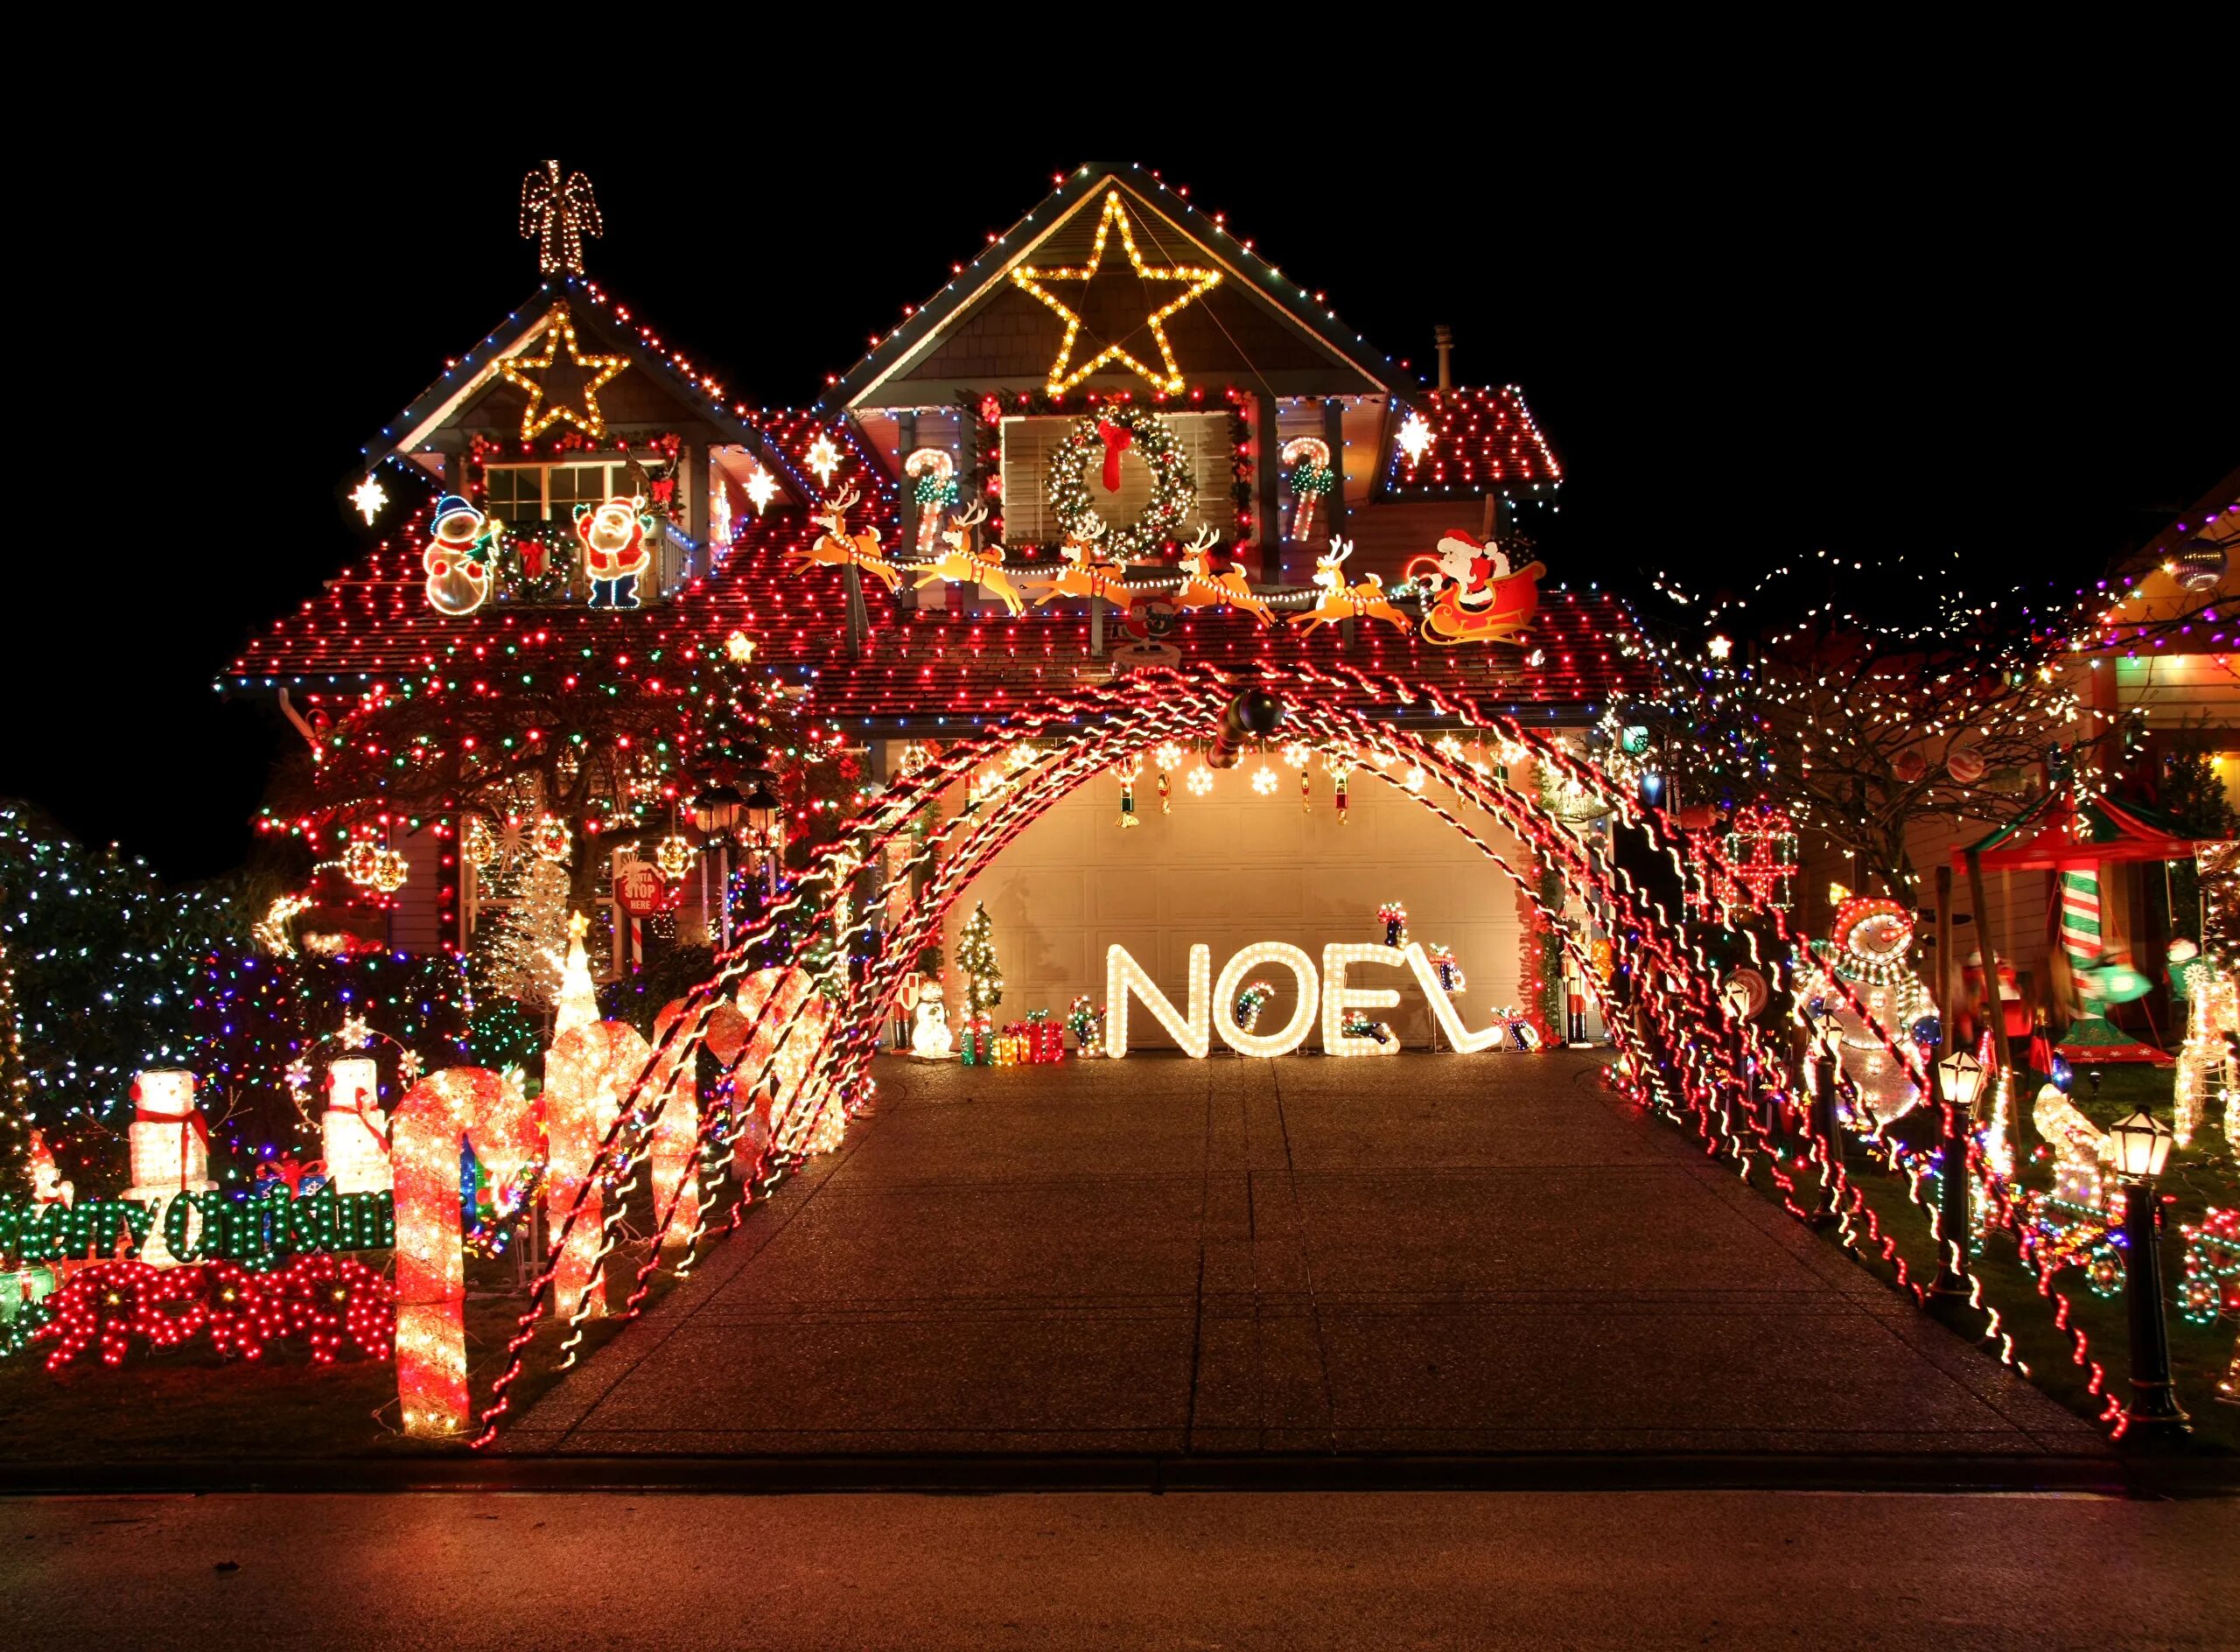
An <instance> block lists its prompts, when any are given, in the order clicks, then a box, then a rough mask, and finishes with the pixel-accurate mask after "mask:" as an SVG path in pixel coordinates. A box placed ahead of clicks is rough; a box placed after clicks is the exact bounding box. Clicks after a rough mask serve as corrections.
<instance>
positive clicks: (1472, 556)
mask: <svg viewBox="0 0 2240 1652" xmlns="http://www.w3.org/2000/svg"><path fill="white" fill-rule="evenodd" d="M1405 571H1406V573H1407V576H1408V577H1410V578H1411V579H1413V580H1415V581H1417V583H1418V589H1420V590H1422V591H1424V592H1425V598H1424V624H1423V637H1424V641H1426V642H1436V643H1439V644H1440V645H1442V646H1445V647H1453V645H1454V644H1457V643H1462V642H1505V641H1510V640H1511V639H1514V638H1517V637H1521V636H1523V634H1525V632H1526V631H1527V629H1528V628H1529V627H1530V626H1531V624H1532V616H1533V615H1534V614H1536V613H1538V612H1539V609H1540V576H1541V575H1542V574H1544V573H1545V572H1546V571H1547V570H1546V569H1545V568H1544V567H1543V566H1542V565H1541V564H1540V563H1537V562H1530V563H1525V564H1524V566H1523V567H1522V568H1513V567H1512V566H1511V565H1510V563H1509V554H1508V553H1507V552H1506V551H1504V550H1502V549H1501V548H1500V547H1499V546H1498V545H1481V544H1480V543H1479V542H1478V541H1477V540H1475V539H1474V538H1473V537H1472V536H1471V535H1468V534H1466V533H1464V532H1462V531H1461V530H1460V529H1459V528H1454V529H1450V530H1449V531H1448V532H1446V533H1445V534H1442V535H1439V555H1438V556H1418V557H1416V558H1414V559H1413V560H1411V562H1410V563H1408V566H1407V569H1406V570H1405Z"/></svg>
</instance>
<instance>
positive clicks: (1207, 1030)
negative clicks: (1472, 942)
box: [1104, 941, 1507, 1061]
mask: <svg viewBox="0 0 2240 1652" xmlns="http://www.w3.org/2000/svg"><path fill="white" fill-rule="evenodd" d="M1213 958H1214V953H1213V949H1212V948H1211V947H1208V946H1205V945H1203V944H1202V943H1201V944H1200V945H1198V946H1194V947H1193V948H1191V949H1190V989H1189V998H1188V1008H1187V1011H1179V1010H1177V1009H1176V1008H1175V1007H1174V1005H1173V1001H1172V1000H1170V999H1169V998H1167V996H1166V993H1164V992H1162V991H1159V984H1158V983H1156V982H1155V981H1153V980H1152V978H1151V977H1150V976H1149V975H1148V974H1147V973H1145V970H1144V967H1143V965H1141V964H1139V963H1137V962H1136V961H1135V959H1134V958H1132V957H1131V956H1129V953H1128V949H1127V948H1125V947H1123V946H1117V945H1116V946H1114V947H1113V948H1111V949H1110V950H1109V951H1108V952H1107V953H1106V954H1105V958H1104V996H1105V1003H1106V1006H1107V1009H1106V1015H1105V1023H1104V1053H1105V1054H1107V1055H1114V1056H1119V1055H1125V1054H1127V1053H1128V1013H1129V1002H1128V1001H1129V998H1130V997H1131V995H1132V996H1133V997H1135V998H1140V999H1141V1000H1142V1001H1143V1005H1144V1008H1145V1009H1146V1010H1148V1011H1150V1012H1151V1014H1152V1019H1153V1020H1155V1021H1157V1022H1158V1023H1159V1026H1161V1027H1163V1028H1165V1029H1166V1035H1167V1036H1168V1037H1169V1038H1171V1039H1173V1040H1174V1041H1175V1042H1176V1043H1177V1044H1179V1045H1180V1046H1181V1047H1182V1052H1183V1054H1186V1055H1189V1056H1193V1057H1194V1058H1196V1059H1197V1060H1199V1061H1203V1060H1204V1059H1205V1058H1206V1054H1207V1053H1208V1051H1209V1050H1210V1049H1211V1048H1212V1047H1213V1036H1214V1034H1215V1033H1220V1035H1221V1040H1222V1043H1224V1044H1226V1045H1228V1046H1229V1048H1231V1049H1232V1050H1235V1051H1236V1053H1237V1054H1239V1055H1263V1056H1276V1055H1289V1054H1291V1053H1292V1051H1293V1050H1296V1049H1298V1048H1299V1046H1300V1045H1302V1044H1304V1043H1306V1035H1307V1033H1308V1032H1309V1031H1310V1030H1311V1029H1312V1028H1313V1026H1314V1021H1315V1017H1316V1013H1317V1010H1318V1007H1319V1009H1320V1016H1321V1020H1322V1052H1323V1054H1326V1055H1391V1054H1396V1053H1397V1051H1398V1050H1399V1048H1400V1046H1399V1043H1398V1041H1397V1040H1394V1041H1392V1042H1390V1043H1380V1042H1379V1041H1378V1040H1376V1039H1373V1038H1362V1037H1357V1036H1355V1035H1353V1034H1350V1033H1347V1031H1346V1030H1345V1027H1346V1012H1348V1010H1390V1009H1391V1008H1393V1007H1394V1006H1395V1005H1397V1004H1398V1003H1399V1002H1400V994H1399V992H1398V991H1396V990H1395V989H1393V988H1391V987H1357V986H1354V985H1352V984H1349V983H1348V979H1347V976H1348V971H1349V970H1354V969H1355V968H1359V967H1362V966H1365V965H1369V964H1382V965H1384V966H1386V967H1388V968H1392V969H1406V970H1411V971H1413V972H1414V974H1415V977H1416V984H1417V985H1418V986H1419V987H1421V988H1422V989H1423V992H1424V997H1425V998H1428V999H1429V1000H1430V1001H1431V1006H1432V1014H1433V1015H1434V1016H1436V1017H1438V1019H1439V1032H1440V1033H1441V1034H1442V1035H1443V1036H1444V1037H1445V1038H1446V1041H1447V1043H1448V1045H1449V1046H1450V1047H1452V1048H1453V1049H1456V1050H1460V1051H1461V1052H1462V1053H1464V1054H1471V1053H1473V1052H1474V1051H1478V1050H1487V1049H1491V1048H1493V1047H1495V1045H1496V1044H1498V1043H1499V1042H1500V1041H1501V1040H1502V1034H1503V1033H1505V1031H1506V1030H1507V1029H1506V1028H1505V1027H1504V1026H1502V1024H1501V1023H1499V1022H1496V1023H1495V1025H1494V1026H1489V1027H1488V1028H1486V1029H1485V1030H1484V1031H1482V1032H1479V1033H1471V1032H1467V1031H1465V1030H1464V1028H1463V1026H1462V1018H1461V1016H1460V1015H1459V1014H1457V1013H1456V1012H1455V1008H1454V1003H1453V999H1452V998H1449V997H1448V996H1447V993H1446V989H1445V988H1444V987H1442V986H1441V985H1440V984H1439V968H1438V966H1437V965H1436V964H1434V963H1432V961H1431V959H1430V957H1429V956H1426V955H1425V951H1424V949H1423V947H1422V945H1421V943H1419V942H1413V941H1411V942H1409V943H1408V944H1407V945H1406V946H1404V947H1385V946H1370V945H1365V944H1361V943H1356V942H1332V943H1331V944H1330V945H1328V946H1327V947H1325V948H1323V949H1322V967H1321V970H1320V972H1318V971H1317V970H1316V969H1315V965H1314V960H1313V958H1311V957H1309V956H1307V955H1306V953H1305V952H1304V951H1302V950H1301V949H1299V948H1297V947H1294V946H1291V945H1288V944H1287V943H1285V942H1281V941H1260V942H1254V943H1253V944H1252V945H1251V946H1249V947H1247V948H1245V949H1243V951H1241V952H1239V953H1238V954H1237V955H1236V956H1235V957H1233V958H1231V959H1230V960H1229V963H1228V964H1227V965H1226V966H1225V967H1224V968H1223V969H1222V973H1221V978H1220V979H1219V980H1218V981H1215V979H1214V978H1213V974H1212V971H1213ZM1271 968H1273V969H1279V970H1290V971H1291V972H1292V977H1293V978H1294V979H1295V980H1296V981H1297V982H1298V984H1299V1004H1298V1007H1297V1008H1296V1009H1294V1010H1293V1011H1292V1019H1290V1020H1289V1021H1288V1022H1286V1023H1285V1025H1284V1026H1281V1027H1279V1028H1278V1029H1277V1030H1276V1031H1275V1032H1273V1033H1254V1032H1249V1031H1247V1030H1246V1029H1245V1028H1243V1027H1242V1026H1237V1025H1236V1018H1235V1017H1234V1016H1230V1015H1221V1016H1216V1015H1215V1014H1214V1012H1213V1010H1214V1005H1215V1004H1216V1003H1219V1004H1223V1005H1231V1004H1235V1003H1236V996H1237V992H1238V991H1239V989H1240V988H1242V987H1243V984H1244V980H1245V977H1247V976H1249V975H1250V974H1251V973H1252V972H1253V971H1254V970H1265V969H1271Z"/></svg>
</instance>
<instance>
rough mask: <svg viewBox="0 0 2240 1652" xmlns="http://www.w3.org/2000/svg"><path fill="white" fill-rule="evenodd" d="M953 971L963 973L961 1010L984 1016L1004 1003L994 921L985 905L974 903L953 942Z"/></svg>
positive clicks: (1002, 973) (1002, 972) (983, 903)
mask: <svg viewBox="0 0 2240 1652" xmlns="http://www.w3.org/2000/svg"><path fill="white" fill-rule="evenodd" d="M956 967H957V968H958V969H959V970H963V973H964V1008H965V1012H966V1013H967V1014H969V1015H984V1014H985V1013H986V1012H988V1011H990V1010H991V1009H993V1008H994V1007H995V1006H996V1005H998V1004H1001V1003H1002V1002H1003V1001H1004V971H1003V966H1002V965H1000V964H998V963H997V962H996V921H995V920H994V919H993V918H991V917H990V916H989V915H988V906H987V903H986V902H985V901H975V902H974V903H973V907H972V915H971V916H970V918H967V919H966V920H965V921H964V928H963V932H962V933H961V934H960V935H958V936H957V938H956Z"/></svg>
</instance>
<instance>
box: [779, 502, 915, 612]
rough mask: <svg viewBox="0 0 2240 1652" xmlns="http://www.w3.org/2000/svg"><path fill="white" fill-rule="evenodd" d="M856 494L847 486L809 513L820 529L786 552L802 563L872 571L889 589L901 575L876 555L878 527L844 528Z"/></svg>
mask: <svg viewBox="0 0 2240 1652" xmlns="http://www.w3.org/2000/svg"><path fill="white" fill-rule="evenodd" d="M858 497H860V495H859V494H858V493H857V491H856V490H855V489H854V488H852V487H851V488H850V489H849V490H848V491H847V492H846V493H843V494H841V495H840V497H839V498H837V499H829V500H825V501H824V502H823V503H822V504H821V505H819V506H818V507H816V509H815V510H813V511H811V512H810V513H809V520H810V521H813V522H815V523H816V524H817V525H818V526H819V527H820V528H823V529H824V531H823V533H822V534H819V535H817V536H816V539H815V540H814V541H813V542H811V543H810V544H809V548H808V549H806V550H803V549H790V550H788V552H787V553H786V554H787V555H788V556H799V557H800V558H801V559H802V563H803V565H805V566H807V565H813V564H822V565H823V566H826V567H830V568H861V569H862V570H865V572H866V573H871V574H876V575H877V576H878V577H879V578H881V579H884V580H885V581H886V588H887V589H888V590H889V591H893V590H895V589H896V588H897V587H898V586H899V585H900V584H901V575H900V572H899V570H897V569H896V568H895V566H894V564H893V563H891V562H889V561H888V560H887V559H886V557H884V556H880V555H879V529H878V528H867V529H866V530H865V531H864V532H863V533H860V534H851V533H850V532H849V531H848V510H849V507H851V506H852V505H853V504H855V502H856V500H857V499H858Z"/></svg>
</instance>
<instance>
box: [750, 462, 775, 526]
mask: <svg viewBox="0 0 2240 1652" xmlns="http://www.w3.org/2000/svg"><path fill="white" fill-rule="evenodd" d="M746 496H747V498H749V499H750V500H753V501H754V514H756V515H757V516H760V515H761V514H762V513H763V512H765V511H767V510H768V509H769V508H770V501H771V500H774V499H775V498H777V497H778V479H777V478H776V477H774V476H773V475H772V474H771V473H770V472H768V471H766V470H764V469H763V468H762V467H761V466H760V465H756V466H755V467H754V469H753V472H751V473H750V474H749V475H748V477H747V479H746Z"/></svg>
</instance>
